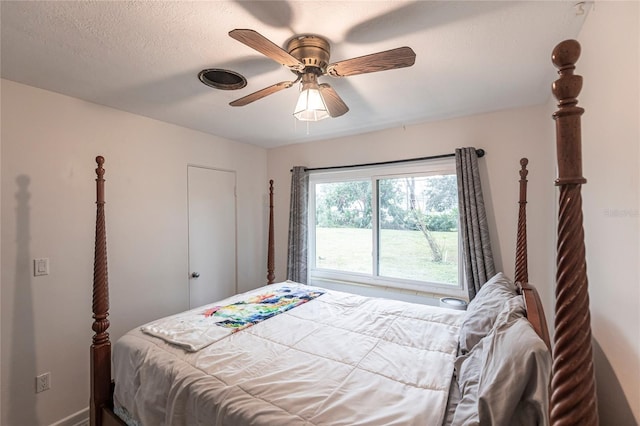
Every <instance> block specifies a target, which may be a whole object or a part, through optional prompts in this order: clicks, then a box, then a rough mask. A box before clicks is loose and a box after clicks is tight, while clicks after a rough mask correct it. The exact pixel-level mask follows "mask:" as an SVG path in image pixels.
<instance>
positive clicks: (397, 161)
mask: <svg viewBox="0 0 640 426" xmlns="http://www.w3.org/2000/svg"><path fill="white" fill-rule="evenodd" d="M484 154H485V152H484V149H476V155H477V156H478V158H482V157H484ZM455 156H456V154H455V153H451V154H440V155H432V156H430V157H418V158H406V159H404V160H390V161H380V162H377V163H364V164H347V165H346V166H327V167H309V168H305V170H306V171H308V172H313V171H317V170H338V169H351V168H354V167H367V166H384V165H386V164H397V163H408V162H411V161H422V160H436V159H438V158H449V157H455ZM290 171H291V172H292V171H293V169H291V170H290Z"/></svg>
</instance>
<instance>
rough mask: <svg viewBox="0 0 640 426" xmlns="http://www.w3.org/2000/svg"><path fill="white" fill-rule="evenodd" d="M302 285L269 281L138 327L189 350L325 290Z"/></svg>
mask: <svg viewBox="0 0 640 426" xmlns="http://www.w3.org/2000/svg"><path fill="white" fill-rule="evenodd" d="M305 287H306V286H303V285H290V283H287V284H286V285H282V286H278V285H272V286H269V287H263V288H260V289H258V290H256V291H253V292H249V293H247V294H244V295H240V296H236V297H234V298H231V299H227V300H225V302H229V303H224V304H220V305H214V306H211V305H210V306H207V307H205V308H200V309H195V310H191V311H188V312H185V313H182V314H178V315H174V316H172V317H167V318H163V319H160V320H158V321H154V322H152V323H149V324H146V325H144V326H143V327H141V330H142V331H143V332H145V333H147V334H150V335H152V336H155V337H159V338H161V339H163V340H164V341H166V342H168V343H172V344H174V345H178V346H180V347H182V348H184V349H186V350H188V351H192V352H195V351H198V350H200V349H202V348H204V347H206V346H209V345H210V344H211V343H213V342H216V341H218V340H220V339H222V338H224V337H226V336H228V335H230V334H232V333H235V332H237V331H239V330H242V329H244V328H247V327H250V326H252V325H254V324H257V323H259V322H261V321H264V320H266V319H268V318H271V317H273V316H275V315H278V314H280V313H282V312H286V311H288V310H289V309H293V308H295V307H296V306H299V305H301V304H303V303H306V302H308V301H309V300H313V299H315V298H316V297H318V296H321V295H322V294H324V292H323V291H322V290H320V289H318V288H305Z"/></svg>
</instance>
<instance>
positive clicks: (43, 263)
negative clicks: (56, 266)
mask: <svg viewBox="0 0 640 426" xmlns="http://www.w3.org/2000/svg"><path fill="white" fill-rule="evenodd" d="M40 275H49V258H47V257H43V258H39V259H33V276H34V277H38V276H40Z"/></svg>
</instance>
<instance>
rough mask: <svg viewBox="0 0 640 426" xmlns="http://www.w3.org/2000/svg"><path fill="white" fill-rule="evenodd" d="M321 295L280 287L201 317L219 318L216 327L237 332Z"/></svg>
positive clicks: (314, 291)
mask: <svg viewBox="0 0 640 426" xmlns="http://www.w3.org/2000/svg"><path fill="white" fill-rule="evenodd" d="M322 294H324V292H323V291H321V290H317V289H313V290H312V289H301V288H290V287H280V288H278V289H276V290H274V291H270V292H268V293H263V294H257V295H255V296H251V297H249V298H248V299H247V300H242V301H239V302H236V303H232V304H230V305H226V306H214V307H213V308H209V309H207V310H206V311H205V312H204V313H203V315H204V316H205V317H207V318H211V317H213V318H219V319H220V321H216V322H215V324H216V325H218V326H220V327H226V328H231V329H233V330H234V331H238V330H242V329H243V328H247V327H250V326H252V325H253V324H257V323H259V322H260V321H264V320H266V319H268V318H271V317H272V316H274V315H278V314H281V313H282V312H286V311H288V310H289V309H293V308H295V307H296V306H298V305H301V304H303V303H306V302H308V301H309V300H313V299H315V298H316V297H318V296H320V295H322Z"/></svg>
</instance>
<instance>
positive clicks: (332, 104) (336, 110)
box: [318, 83, 349, 118]
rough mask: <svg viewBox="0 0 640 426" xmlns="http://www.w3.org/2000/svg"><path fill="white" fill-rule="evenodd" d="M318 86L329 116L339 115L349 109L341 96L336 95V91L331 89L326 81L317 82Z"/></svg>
mask: <svg viewBox="0 0 640 426" xmlns="http://www.w3.org/2000/svg"><path fill="white" fill-rule="evenodd" d="M318 87H319V88H320V94H321V95H322V99H324V103H325V104H326V105H327V109H328V110H329V115H330V116H331V117H334V118H335V117H340V116H341V115H343V114H345V113H346V112H347V111H349V107H348V106H347V105H346V104H345V103H344V101H343V100H342V98H340V96H338V93H336V91H335V90H333V87H331V86H329V85H328V84H327V83H322V84H319V85H318Z"/></svg>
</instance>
